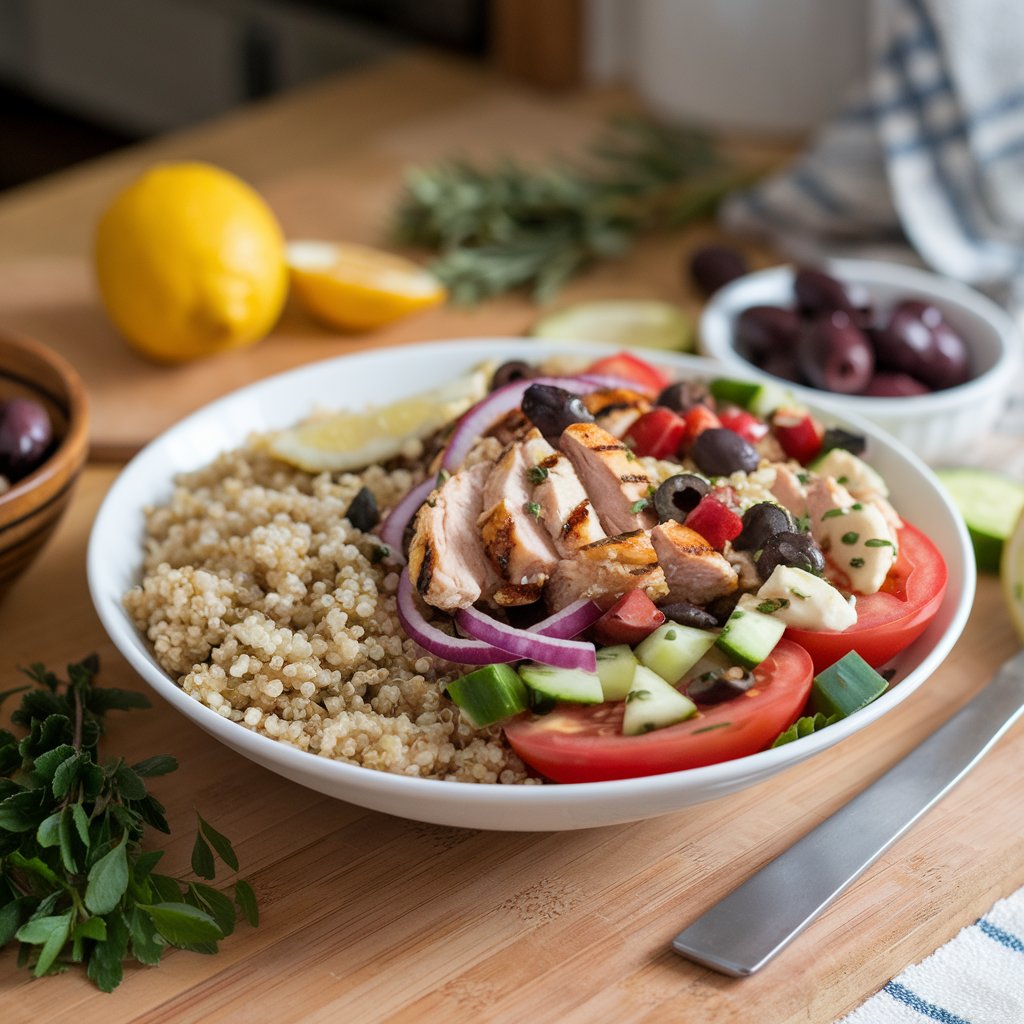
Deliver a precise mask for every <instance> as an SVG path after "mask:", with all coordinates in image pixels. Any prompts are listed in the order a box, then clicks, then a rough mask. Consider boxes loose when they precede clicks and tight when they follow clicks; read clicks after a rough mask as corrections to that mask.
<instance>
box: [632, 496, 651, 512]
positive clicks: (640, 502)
mask: <svg viewBox="0 0 1024 1024" xmlns="http://www.w3.org/2000/svg"><path fill="white" fill-rule="evenodd" d="M650 504H651V502H650V500H649V499H648V498H638V499H637V500H636V501H634V502H633V504H632V505H630V506H629V511H630V512H632V513H633V515H637V513H639V512H643V510H644V509H645V508H647V507H648V506H649V505H650Z"/></svg>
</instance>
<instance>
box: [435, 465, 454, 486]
mask: <svg viewBox="0 0 1024 1024" xmlns="http://www.w3.org/2000/svg"><path fill="white" fill-rule="evenodd" d="M450 479H451V473H449V472H448V470H447V469H442V470H440V471H439V472H438V474H437V486H438V487H443V486H444V484H445V483H447V481H448V480H450Z"/></svg>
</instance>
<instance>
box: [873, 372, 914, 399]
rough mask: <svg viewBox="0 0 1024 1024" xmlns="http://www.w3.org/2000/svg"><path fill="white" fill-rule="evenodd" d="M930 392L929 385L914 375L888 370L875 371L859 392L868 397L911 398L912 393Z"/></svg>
mask: <svg viewBox="0 0 1024 1024" xmlns="http://www.w3.org/2000/svg"><path fill="white" fill-rule="evenodd" d="M930 393H931V388H930V387H928V386H927V385H926V384H922V383H921V382H920V381H919V380H917V378H916V377H911V376H910V374H909V373H892V372H888V371H883V372H882V373H876V374H875V375H874V376H873V377H872V378H871V380H870V381H868V385H867V387H866V388H865V389H864V390H863V391H862V392H861V394H862V395H867V396H869V397H870V398H911V397H913V396H914V395H927V394H930Z"/></svg>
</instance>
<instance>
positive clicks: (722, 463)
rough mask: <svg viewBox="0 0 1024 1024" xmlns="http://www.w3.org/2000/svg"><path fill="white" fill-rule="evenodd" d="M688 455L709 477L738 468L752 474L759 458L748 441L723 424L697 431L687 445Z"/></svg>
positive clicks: (724, 474)
mask: <svg viewBox="0 0 1024 1024" xmlns="http://www.w3.org/2000/svg"><path fill="white" fill-rule="evenodd" d="M690 458H691V459H693V461H694V462H696V463H697V468H698V469H699V470H700V471H701V472H702V473H707V475H708V476H729V474H730V473H736V472H737V471H742V472H744V473H752V472H753V471H754V470H755V469H757V467H758V463H760V461H761V456H760V455H758V453H757V449H756V448H755V447H754V446H753V445H752V444H751V443H750V442H749V441H747V440H745V439H744V438H742V437H740V435H739V434H737V433H736V431H735V430H729V429H728V428H726V427H712V428H711V429H710V430H705V431H704V432H703V433H701V434H698V435H697V440H696V441H694V442H693V444H692V445H691V446H690Z"/></svg>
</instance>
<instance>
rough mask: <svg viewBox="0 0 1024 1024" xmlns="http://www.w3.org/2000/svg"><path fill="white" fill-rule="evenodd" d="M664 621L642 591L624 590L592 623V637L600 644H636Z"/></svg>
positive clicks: (663, 617)
mask: <svg viewBox="0 0 1024 1024" xmlns="http://www.w3.org/2000/svg"><path fill="white" fill-rule="evenodd" d="M664 621H665V613H664V612H662V611H659V610H658V609H657V608H656V607H655V606H654V602H653V601H652V600H651V599H650V598H649V597H648V596H647V595H646V594H645V593H644V592H643V591H642V590H628V591H626V593H625V594H623V595H622V597H620V598H619V599H618V601H616V602H615V604H613V605H612V606H611V608H609V609H608V611H606V612H605V613H604V615H602V616H601V618H599V619H598V620H597V622H595V623H594V639H595V641H596V642H597V643H599V644H602V645H603V646H606V647H608V646H611V645H613V644H629V645H630V647H633V646H634V645H636V644H638V643H640V641H641V640H643V639H645V638H646V637H647V636H649V635H650V634H651V633H653V632H654V631H655V630H656V629H657V628H658V627H659V626H660V625H661V624H662V623H663V622H664Z"/></svg>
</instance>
